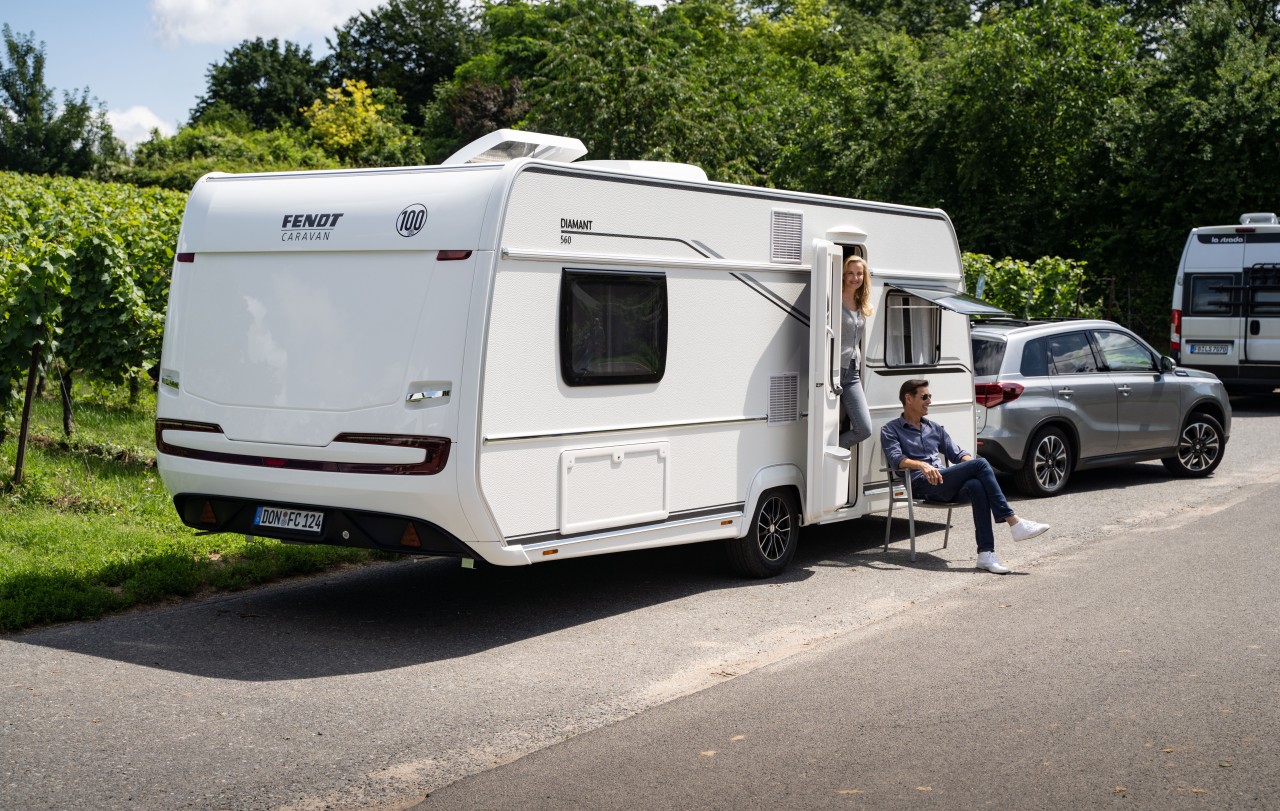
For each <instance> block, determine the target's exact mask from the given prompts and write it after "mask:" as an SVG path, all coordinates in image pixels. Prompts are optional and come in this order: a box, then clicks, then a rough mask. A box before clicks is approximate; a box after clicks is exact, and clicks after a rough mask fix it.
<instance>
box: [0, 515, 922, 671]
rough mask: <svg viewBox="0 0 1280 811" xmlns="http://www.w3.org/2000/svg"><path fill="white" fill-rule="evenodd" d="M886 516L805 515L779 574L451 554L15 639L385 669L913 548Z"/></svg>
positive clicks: (664, 562)
mask: <svg viewBox="0 0 1280 811" xmlns="http://www.w3.org/2000/svg"><path fill="white" fill-rule="evenodd" d="M882 527H883V524H882V523H881V522H880V520H879V519H863V520H861V521H855V522H852V523H845V524H839V525H835V526H834V527H831V526H827V527H813V528H806V529H805V530H803V531H802V534H801V543H800V547H799V550H798V552H797V555H796V558H795V560H794V562H793V563H792V566H791V568H790V570H789V571H788V572H787V573H786V574H784V575H782V576H781V577H779V578H775V579H772V580H764V581H757V580H744V579H741V578H738V577H736V576H735V575H733V574H732V573H730V572H729V570H728V568H727V566H726V563H725V560H724V557H723V554H722V550H721V549H720V547H719V545H718V544H715V543H707V544H696V545H691V546H680V547H671V548H666V549H656V550H647V551H640V552H630V553H621V554H613V555H604V556H599V557H592V558H581V559H576V560H563V561H557V562H555V563H552V564H549V565H538V566H528V567H520V568H500V567H483V568H478V569H475V570H470V569H463V568H461V567H460V566H459V563H458V561H457V560H453V559H429V560H423V559H408V560H404V561H398V562H394V563H389V564H374V565H370V566H365V567H361V568H357V569H351V570H347V571H344V572H337V573H330V574H326V575H321V576H317V577H314V578H308V579H305V580H299V581H293V582H290V583H284V584H277V585H274V586H266V587H263V588H260V589H255V590H253V591H249V592H242V593H239V594H231V595H218V596H215V597H209V598H205V599H199V600H195V601H192V602H187V603H183V604H179V605H173V606H166V607H161V608H154V609H150V610H140V611H137V612H133V613H130V614H124V615H118V616H114V617H109V618H106V619H103V620H100V621H97V622H88V623H75V624H69V625H64V626H58V627H54V628H46V629H42V630H37V631H32V632H27V633H22V634H17V635H14V636H11V637H8V641H10V642H14V643H19V644H27V645H39V646H43V647H49V648H55V649H61V650H66V651H69V652H73V653H78V654H83V655H86V656H96V657H101V658H104V659H110V660H116V661H121V662H127V663H130V664H135V665H141V666H144V667H155V668H161V669H164V670H172V671H176V672H181V673H188V674H192V675H196V676H204V677H208V678H215V679H234V680H238V681H275V680H285V679H309V678H324V677H330V676H342V675H350V674H356V673H370V672H378V671H383V670H391V669H395V668H400V667H407V666H412V665H417V664H422V663H427V662H433V661H440V660H446V659H451V658H456V657H464V656H468V655H472V654H475V653H479V652H483V651H486V650H490V649H493V648H497V647H500V646H503V645H508V644H511V643H515V642H519V641H521V640H525V639H530V638H534V637H538V636H540V635H543V634H549V633H553V632H556V631H559V630H563V629H565V628H572V627H575V626H578V625H582V624H586V623H590V622H594V621H596V620H599V619H603V618H607V617H612V616H617V615H621V614H625V613H627V612H630V611H635V610H638V609H644V608H647V607H650V606H653V605H658V604H661V603H665V602H669V601H674V600H680V599H682V598H685V597H688V596H691V595H694V594H699V593H704V592H709V591H715V590H720V589H749V588H759V587H763V586H766V585H769V584H776V583H785V582H799V581H803V580H805V579H807V578H809V577H811V576H812V574H813V571H814V567H815V566H817V565H830V564H831V563H832V562H835V563H836V564H837V565H867V564H869V563H870V562H871V560H870V559H869V557H870V558H879V559H880V560H882V561H892V562H893V563H894V564H895V565H896V563H897V561H898V560H899V558H900V559H901V560H903V561H905V560H906V555H905V554H900V553H897V552H893V551H891V552H890V553H889V555H888V556H884V555H882V554H881V551H880V548H879V544H880V540H881V539H882V537H883V535H882ZM939 528H940V525H939ZM903 531H904V532H905V527H904V530H903ZM904 537H905V536H904ZM939 537H940V536H939Z"/></svg>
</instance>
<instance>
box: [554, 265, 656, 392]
mask: <svg viewBox="0 0 1280 811" xmlns="http://www.w3.org/2000/svg"><path fill="white" fill-rule="evenodd" d="M666 365H667V278H666V276H664V275H663V274H660V273H608V272H604V271H584V270H565V271H564V273H563V275H562V276H561V279H560V372H561V374H562V375H563V376H564V382H566V383H568V384H569V385H570V386H602V385H608V384H618V383H654V382H657V381H659V380H661V379H662V374H663V372H664V371H665V369H666Z"/></svg>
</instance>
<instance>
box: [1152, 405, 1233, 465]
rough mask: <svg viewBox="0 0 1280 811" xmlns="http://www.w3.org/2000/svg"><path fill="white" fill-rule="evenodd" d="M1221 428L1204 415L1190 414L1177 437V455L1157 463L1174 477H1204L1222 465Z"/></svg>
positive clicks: (1220, 425)
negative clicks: (1161, 464)
mask: <svg viewBox="0 0 1280 811" xmlns="http://www.w3.org/2000/svg"><path fill="white" fill-rule="evenodd" d="M1223 442H1224V438H1223V436H1222V424H1221V423H1219V422H1218V421H1217V420H1215V419H1214V418H1213V417H1210V416H1209V415H1208V414H1192V415H1191V416H1190V417H1188V418H1187V424H1186V425H1184V426H1182V433H1181V434H1179V435H1178V453H1177V454H1176V455H1175V456H1170V457H1168V458H1166V459H1161V460H1160V461H1161V462H1163V463H1164V466H1165V468H1166V469H1167V470H1168V471H1169V472H1170V473H1172V474H1173V475H1175V476H1180V477H1182V478H1187V479H1198V478H1201V477H1204V476H1208V475H1209V474H1210V473H1212V472H1213V471H1214V470H1216V469H1217V467H1218V464H1219V463H1220V462H1221V461H1222V451H1223V447H1222V445H1223Z"/></svg>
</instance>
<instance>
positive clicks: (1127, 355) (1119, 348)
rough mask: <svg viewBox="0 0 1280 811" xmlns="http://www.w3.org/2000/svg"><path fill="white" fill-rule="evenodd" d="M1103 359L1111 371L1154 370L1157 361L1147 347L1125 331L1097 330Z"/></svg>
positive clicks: (1094, 335) (1095, 334)
mask: <svg viewBox="0 0 1280 811" xmlns="http://www.w3.org/2000/svg"><path fill="white" fill-rule="evenodd" d="M1093 337H1094V338H1096V339H1097V341H1098V348H1099V349H1101V350H1102V360H1103V362H1104V363H1106V365H1107V371H1111V372H1153V371H1155V368H1156V367H1155V361H1154V360H1153V359H1152V357H1151V353H1150V352H1149V351H1147V348H1146V347H1145V346H1143V345H1142V344H1140V343H1138V340H1137V339H1136V338H1134V337H1133V336H1132V335H1126V334H1124V333H1123V332H1095V333H1094V334H1093Z"/></svg>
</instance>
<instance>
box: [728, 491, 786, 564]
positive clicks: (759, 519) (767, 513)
mask: <svg viewBox="0 0 1280 811" xmlns="http://www.w3.org/2000/svg"><path fill="white" fill-rule="evenodd" d="M799 542H800V509H799V507H798V506H797V502H796V497H795V494H794V493H792V491H791V490H789V489H786V488H778V489H775V490H768V491H766V492H765V493H764V495H762V496H761V497H760V503H759V504H758V505H756V512H755V515H754V516H752V518H751V528H750V529H749V530H747V534H746V535H745V536H744V537H742V538H735V539H733V540H731V541H726V542H725V548H726V550H727V551H728V553H729V565H730V566H732V567H733V570H734V571H735V572H737V573H738V574H740V575H743V576H744V577H773V576H774V575H777V574H781V573H782V572H783V571H785V570H786V568H787V564H789V563H790V562H791V558H792V557H794V556H795V554H796V545H797V544H798V543H799Z"/></svg>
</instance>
